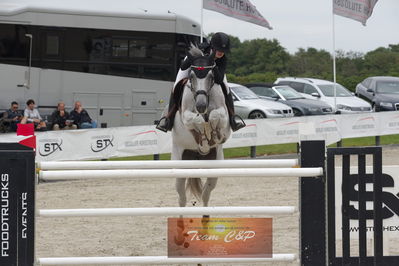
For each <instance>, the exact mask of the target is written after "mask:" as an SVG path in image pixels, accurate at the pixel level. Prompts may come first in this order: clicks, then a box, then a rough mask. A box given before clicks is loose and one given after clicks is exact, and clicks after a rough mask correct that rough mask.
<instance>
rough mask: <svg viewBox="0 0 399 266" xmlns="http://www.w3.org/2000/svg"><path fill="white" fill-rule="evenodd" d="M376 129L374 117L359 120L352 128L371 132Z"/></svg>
mask: <svg viewBox="0 0 399 266" xmlns="http://www.w3.org/2000/svg"><path fill="white" fill-rule="evenodd" d="M374 128H375V120H374V117H372V116H369V117H365V118H361V119H359V120H357V123H356V124H354V125H353V126H352V129H353V130H370V129H374Z"/></svg>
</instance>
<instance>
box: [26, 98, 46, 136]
mask: <svg viewBox="0 0 399 266" xmlns="http://www.w3.org/2000/svg"><path fill="white" fill-rule="evenodd" d="M26 106H27V107H26V109H25V111H24V117H23V118H22V120H21V124H27V123H34V125H35V130H42V131H43V130H46V122H44V121H43V119H42V117H41V116H40V114H39V111H38V110H37V109H35V101H34V100H32V99H29V100H28V101H27V102H26Z"/></svg>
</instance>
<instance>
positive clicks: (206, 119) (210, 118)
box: [171, 45, 231, 207]
mask: <svg viewBox="0 0 399 266" xmlns="http://www.w3.org/2000/svg"><path fill="white" fill-rule="evenodd" d="M187 56H188V57H191V61H192V62H193V63H192V65H191V67H190V68H189V69H188V71H189V73H188V77H189V78H188V80H186V82H185V85H184V87H183V94H182V98H181V104H180V108H179V110H178V112H177V113H176V116H175V120H174V124H173V128H172V143H173V147H172V155H171V159H172V160H223V159H224V155H223V147H222V144H223V143H224V142H226V140H227V139H228V138H229V137H230V134H231V130H230V124H229V115H228V111H227V106H226V104H225V96H224V93H223V89H222V87H221V85H219V84H217V83H215V82H214V75H213V71H212V69H213V68H214V67H215V62H214V54H210V55H209V56H206V55H204V54H203V52H202V51H201V50H200V49H199V48H198V47H196V46H193V45H192V46H191V47H190V49H189V51H188V54H187ZM186 182H187V184H186ZM216 183H217V178H207V180H206V182H205V184H204V185H202V181H201V179H200V178H177V179H176V190H177V193H178V196H179V206H180V207H185V206H186V203H187V197H186V190H187V189H188V190H190V191H191V192H192V194H193V195H194V196H195V197H196V198H197V199H198V200H199V201H202V202H203V205H204V206H208V203H209V198H210V194H211V192H212V190H213V189H214V188H215V186H216Z"/></svg>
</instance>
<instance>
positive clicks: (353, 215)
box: [335, 165, 399, 255]
mask: <svg viewBox="0 0 399 266" xmlns="http://www.w3.org/2000/svg"><path fill="white" fill-rule="evenodd" d="M382 170H383V174H382V179H381V185H382V195H381V200H382V211H381V216H382V219H383V225H382V231H383V233H384V238H387V239H391V240H393V239H395V240H397V239H399V176H398V174H397V173H398V170H399V167H398V166H385V165H384V166H383V169H382ZM341 171H342V168H341V167H336V173H337V175H336V179H335V181H336V182H335V228H336V234H335V236H336V239H342V188H341V187H342V174H341ZM350 171H351V172H352V174H350V175H349V176H347V178H348V186H349V188H348V189H349V194H348V199H349V207H348V210H347V211H346V215H347V216H348V217H349V219H350V220H349V221H350V224H349V232H350V234H351V236H350V237H351V239H356V238H358V237H359V217H358V215H359V199H358V186H359V183H358V173H356V171H357V169H356V167H351V170H350ZM371 172H372V168H371V167H369V166H368V167H367V168H366V174H365V175H364V176H362V179H364V181H365V184H366V191H365V194H364V200H365V203H366V210H365V218H366V231H367V235H368V237H372V234H373V232H374V224H373V216H374V206H373V174H372V173H371ZM384 249H385V247H384ZM391 255H393V254H391Z"/></svg>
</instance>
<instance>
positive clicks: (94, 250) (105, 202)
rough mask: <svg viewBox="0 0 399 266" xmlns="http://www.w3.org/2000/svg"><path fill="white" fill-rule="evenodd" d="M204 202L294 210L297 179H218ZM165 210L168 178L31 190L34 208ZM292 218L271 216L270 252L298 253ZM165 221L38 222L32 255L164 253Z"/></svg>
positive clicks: (389, 152) (395, 155)
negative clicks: (161, 208)
mask: <svg viewBox="0 0 399 266" xmlns="http://www.w3.org/2000/svg"><path fill="white" fill-rule="evenodd" d="M383 153H384V155H383V163H384V164H399V147H397V146H392V147H390V146H388V147H385V148H384V150H383ZM210 203H211V205H212V206H261V205H264V206H268V205H270V206H278V205H295V206H297V205H298V204H297V203H298V180H297V179H296V178H278V177H276V178H236V179H227V178H225V179H219V183H218V185H217V187H216V189H215V190H214V192H213V193H212V196H211V202H210ZM166 206H177V195H176V192H175V188H174V180H170V179H161V178H160V179H148V180H129V179H115V180H79V181H70V182H51V183H42V184H40V185H39V186H38V187H37V208H38V209H52V208H56V209H58V208H59V209H61V208H106V207H110V208H111V207H112V208H127V207H166ZM298 218H299V217H298V215H286V216H279V217H276V218H274V222H273V229H274V239H273V242H274V243H273V250H274V252H275V253H298V243H299V237H298ZM166 221H167V220H166V217H155V218H154V217H115V218H112V217H110V218H108V217H105V218H95V217H93V218H39V219H38V220H37V236H36V243H37V244H36V254H37V255H38V257H65V256H157V255H167V251H166ZM298 264H299V263H298V262H293V263H279V264H277V263H274V264H273V265H280V266H283V265H298ZM218 265H222V264H218ZM226 265H227V264H226ZM270 265H271V264H270Z"/></svg>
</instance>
